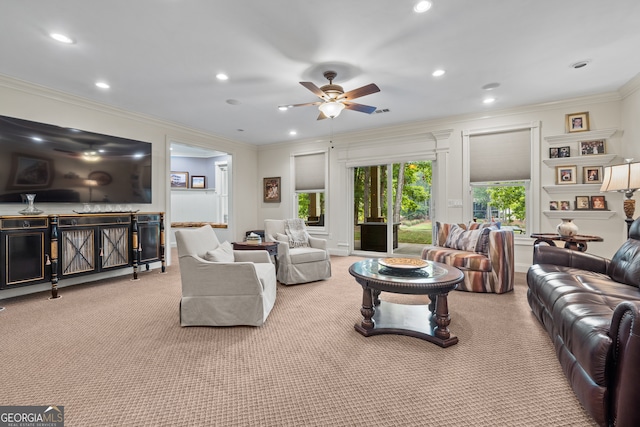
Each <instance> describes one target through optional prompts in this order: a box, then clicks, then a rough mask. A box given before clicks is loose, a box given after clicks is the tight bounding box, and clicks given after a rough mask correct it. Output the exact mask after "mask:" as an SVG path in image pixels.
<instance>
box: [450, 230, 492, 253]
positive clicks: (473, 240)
mask: <svg viewBox="0 0 640 427" xmlns="http://www.w3.org/2000/svg"><path fill="white" fill-rule="evenodd" d="M485 230H486V231H485ZM489 231H490V229H489V228H485V229H482V230H465V229H463V228H462V227H459V226H458V225H453V226H452V227H451V230H450V231H449V236H448V237H447V241H446V243H445V247H447V248H451V249H458V250H461V251H467V252H480V250H479V249H481V248H482V245H483V244H484V241H482V240H481V238H482V237H483V235H486V236H487V243H486V245H487V246H488V237H489Z"/></svg>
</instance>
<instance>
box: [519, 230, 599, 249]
mask: <svg viewBox="0 0 640 427" xmlns="http://www.w3.org/2000/svg"><path fill="white" fill-rule="evenodd" d="M531 237H532V238H534V239H536V241H535V242H533V244H534V245H537V244H538V243H546V244H548V245H549V246H556V243H555V242H554V240H561V241H563V242H564V247H565V249H571V250H574V251H580V252H585V251H586V250H587V242H602V237H599V236H587V235H582V234H576V235H575V236H568V237H565V236H561V235H559V234H555V233H533V234H532V235H531Z"/></svg>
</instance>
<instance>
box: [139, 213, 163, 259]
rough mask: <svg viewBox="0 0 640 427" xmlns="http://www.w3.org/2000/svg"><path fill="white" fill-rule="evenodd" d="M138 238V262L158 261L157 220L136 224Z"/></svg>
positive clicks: (158, 237) (158, 236)
mask: <svg viewBox="0 0 640 427" xmlns="http://www.w3.org/2000/svg"><path fill="white" fill-rule="evenodd" d="M138 239H139V240H140V244H139V246H138V247H139V249H140V252H139V253H140V263H148V262H152V261H158V260H159V259H160V224H159V223H157V222H149V223H140V224H138Z"/></svg>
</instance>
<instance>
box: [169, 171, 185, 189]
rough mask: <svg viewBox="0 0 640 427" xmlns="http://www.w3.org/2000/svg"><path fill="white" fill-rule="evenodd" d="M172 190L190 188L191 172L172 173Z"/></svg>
mask: <svg viewBox="0 0 640 427" xmlns="http://www.w3.org/2000/svg"><path fill="white" fill-rule="evenodd" d="M171 188H189V172H173V171H171Z"/></svg>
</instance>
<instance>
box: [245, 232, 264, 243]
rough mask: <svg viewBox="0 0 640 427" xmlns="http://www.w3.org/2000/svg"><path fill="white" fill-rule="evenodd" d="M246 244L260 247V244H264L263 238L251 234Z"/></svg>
mask: <svg viewBox="0 0 640 427" xmlns="http://www.w3.org/2000/svg"><path fill="white" fill-rule="evenodd" d="M244 242H245V243H246V244H247V245H259V244H260V243H262V237H260V236H259V235H258V234H255V233H251V234H249V235H248V236H247V238H246V239H245V241H244Z"/></svg>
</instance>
